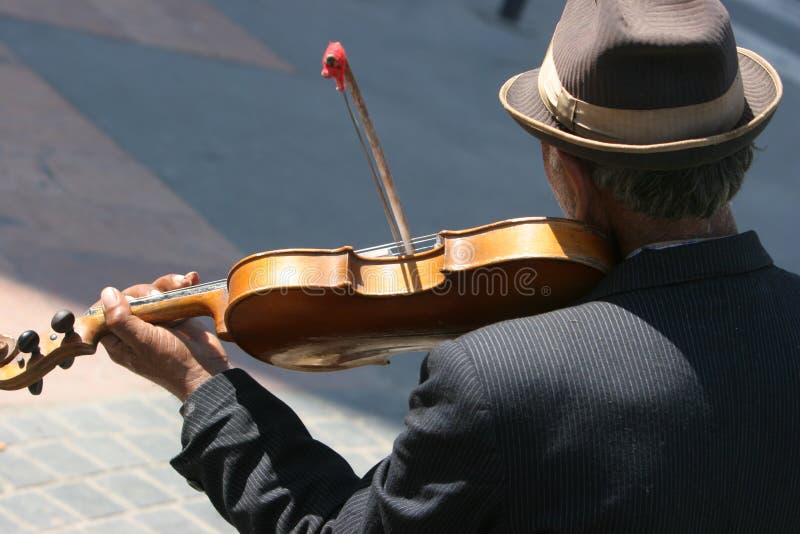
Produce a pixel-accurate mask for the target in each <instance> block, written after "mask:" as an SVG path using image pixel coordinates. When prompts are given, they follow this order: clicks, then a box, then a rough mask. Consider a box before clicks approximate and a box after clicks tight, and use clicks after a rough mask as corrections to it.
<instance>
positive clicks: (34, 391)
mask: <svg viewBox="0 0 800 534" xmlns="http://www.w3.org/2000/svg"><path fill="white" fill-rule="evenodd" d="M43 386H44V380H42V379H41V378H40V379H39V380H37V381H36V382H34V383H33V384H31V385H30V386H28V391H30V392H31V395H39V394H40V393H41V392H42V387H43Z"/></svg>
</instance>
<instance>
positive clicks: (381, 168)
mask: <svg viewBox="0 0 800 534" xmlns="http://www.w3.org/2000/svg"><path fill="white" fill-rule="evenodd" d="M322 77H323V78H333V79H334V80H335V81H336V90H337V91H339V92H340V93H342V95H343V96H344V103H345V105H346V106H347V112H348V114H349V115H350V120H351V121H352V123H353V127H354V128H355V130H356V135H357V136H358V140H359V142H360V143H361V148H362V150H363V151H364V155H365V156H366V158H367V163H368V164H369V168H370V171H371V172H372V178H373V180H374V181H375V187H376V188H377V189H378V196H379V197H380V200H381V204H382V205H383V211H384V213H385V214H386V219H387V221H388V222H389V229H390V230H391V232H392V236H393V237H394V240H395V241H396V242H398V243H401V244H402V246H403V252H404V254H406V255H408V256H410V255H412V254H414V246H413V244H412V242H411V232H409V230H408V222H407V221H406V216H405V213H403V207H402V205H401V204H400V197H399V196H398V195H397V188H395V185H394V180H393V179H392V173H391V172H390V171H389V165H388V163H386V156H385V155H384V154H383V148H381V142H380V140H379V139H378V133H377V132H376V131H375V126H373V124H372V120H371V119H370V118H369V111H368V110H367V105H366V103H364V97H363V96H361V90H360V89H359V88H358V83H357V82H356V78H355V76H354V75H353V69H352V68H351V67H350V62H349V61H348V60H347V52H346V51H345V49H344V46H342V43H340V42H331V43H329V44H328V48H327V49H325V54H324V55H323V56H322ZM348 88H349V90H350V94H351V95H352V96H353V103H354V104H355V106H356V111H357V112H358V116H359V118H360V119H361V124H362V125H363V126H364V133H365V134H366V137H367V142H368V143H369V148H370V152H371V154H372V157H370V152H368V151H367V145H366V143H364V137H363V136H362V135H361V130H360V129H359V127H358V123H357V122H356V119H355V116H354V115H353V110H352V109H351V107H350V101H349V100H348V99H347V89H348ZM373 159H374V161H375V164H376V165H373V163H372V162H373ZM375 166H377V167H378V172H377V173H376V172H375ZM378 173H380V179H378Z"/></svg>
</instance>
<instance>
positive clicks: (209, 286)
mask: <svg viewBox="0 0 800 534" xmlns="http://www.w3.org/2000/svg"><path fill="white" fill-rule="evenodd" d="M438 237H439V234H428V235H424V236H419V237H415V238H414V239H412V240H411V243H412V244H413V245H419V244H422V243H425V242H431V241H432V242H434V243H432V244H431V248H433V246H435V240H436V239H438ZM402 245H403V242H402V241H400V240H397V241H393V242H391V243H386V244H384V245H375V246H371V247H367V248H362V249H358V250H356V251H355V253H356V254H366V253H369V252H371V251H375V250H381V249H386V250H391V249H397V250H398V254H394V255H395V256H401V255H402V253H399V252H400V249H401V247H402ZM414 248H415V249H417V252H424V250H425V249H424V248H419V247H416V246H415V247H414ZM227 284H228V280H227V279H221V280H214V281H212V282H204V283H202V284H197V285H194V286H190V287H183V288H180V289H172V290H170V291H164V292H162V293H159V294H158V295H148V296H146V297H139V298H136V299H132V300H131V301H130V304H131V306H141V305H143V304H152V303H155V302H160V301H162V300H168V299H171V298H175V297H181V296H188V295H196V294H198V293H204V292H207V291H214V290H216V289H220V288H223V287H226V286H227ZM101 310H102V307H100V306H95V307H92V308H89V310H88V311H87V312H86V315H93V314H95V313H98V312H100V311H101Z"/></svg>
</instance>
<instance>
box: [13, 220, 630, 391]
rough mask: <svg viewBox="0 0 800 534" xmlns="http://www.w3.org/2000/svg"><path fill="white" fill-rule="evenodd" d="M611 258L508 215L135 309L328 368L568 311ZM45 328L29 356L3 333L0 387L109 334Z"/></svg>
mask: <svg viewBox="0 0 800 534" xmlns="http://www.w3.org/2000/svg"><path fill="white" fill-rule="evenodd" d="M614 261H615V255H614V250H613V247H612V246H611V245H610V243H609V242H608V241H607V240H606V239H605V238H604V237H603V236H602V235H601V234H599V233H597V232H595V231H593V230H591V229H590V228H588V227H587V226H585V225H584V224H582V223H579V222H576V221H570V220H565V219H551V218H522V219H511V220H507V221H502V222H498V223H494V224H489V225H486V226H481V227H477V228H472V229H468V230H460V231H443V232H440V233H439V234H438V237H437V239H436V240H435V243H434V244H433V245H432V246H431V247H429V248H428V249H427V250H423V251H419V252H416V253H414V254H412V255H405V254H393V255H388V256H387V255H379V256H376V255H375V254H374V253H359V252H356V251H355V250H354V249H353V248H352V247H342V248H338V249H332V250H324V249H287V250H277V251H270V252H263V253H260V254H254V255H252V256H249V257H246V258H244V259H242V260H241V261H239V262H238V263H236V264H235V265H234V266H233V267H232V268H231V270H230V273H229V275H228V278H227V280H226V281H221V282H217V283H211V284H204V285H200V286H194V287H190V288H186V289H182V290H177V291H172V292H168V293H164V294H162V295H157V296H152V297H146V298H143V299H136V300H135V301H133V302H131V309H132V311H133V313H134V314H135V315H137V316H139V317H141V318H143V319H144V320H146V321H149V322H152V323H167V322H170V321H175V320H180V319H186V318H189V317H196V316H208V317H211V318H213V320H214V325H215V328H216V331H217V334H218V335H219V337H220V338H221V339H223V340H226V341H232V342H234V343H236V344H237V345H239V346H240V347H241V348H242V349H243V350H244V351H246V352H247V353H248V354H250V355H251V356H253V357H255V358H258V359H259V360H262V361H264V362H268V363H271V364H273V365H276V366H279V367H284V368H289V369H296V370H302V371H332V370H339V369H347V368H351V367H357V366H361V365H369V364H385V363H388V358H389V356H391V355H392V354H396V353H402V352H413V351H420V350H427V349H429V348H431V347H432V346H433V345H435V344H436V343H438V342H440V341H442V340H445V339H449V338H453V337H455V336H458V335H460V334H462V333H464V332H468V331H470V330H473V329H475V328H478V327H480V326H483V325H486V324H490V323H494V322H497V321H501V320H505V319H512V318H515V317H522V316H527V315H533V314H537V313H543V312H547V311H550V310H554V309H558V308H561V307H564V306H568V305H570V304H571V303H573V302H575V301H576V300H577V299H579V298H580V297H582V296H583V295H585V294H586V293H587V292H588V291H589V290H590V289H591V288H592V287H593V286H594V285H595V284H596V283H597V282H598V281H599V280H600V279H601V278H602V277H603V276H604V275H605V274H606V273H607V272H608V271H609V270H610V268H611V267H612V265H613V264H614ZM61 322H62V323H63V320H62V321H61ZM53 324H54V325H56V324H57V326H58V328H57V329H55V330H51V331H50V332H49V333H48V334H47V336H46V337H43V338H42V343H41V347H39V346H36V348H35V350H30V348H31V347H22V348H24V349H25V350H24V351H23V352H28V353H31V356H30V357H29V358H28V360H27V361H25V362H23V361H22V360H19V359H17V357H18V356H19V352H20V348H21V347H20V346H18V345H20V344H23V343H24V344H25V345H32V342H31V341H30V340H28V339H25V340H24V341H23V338H22V336H21V337H20V341H19V342H15V341H14V339H13V338H11V337H8V336H6V337H3V338H2V341H4V342H5V343H6V344H7V347H6V350H5V356H4V355H3V353H2V351H0V389H19V388H22V387H25V386H31V385H32V384H35V383H36V382H37V381H39V380H40V379H41V377H42V376H44V375H45V374H46V373H48V372H49V371H50V370H52V369H54V368H55V367H56V366H57V365H62V366H63V367H67V366H68V364H70V363H71V361H72V358H74V357H75V356H79V355H85V354H93V353H94V352H95V350H96V347H97V343H98V342H99V340H100V339H101V338H102V337H103V336H104V335H105V334H106V333H107V328H106V326H105V321H104V317H103V312H102V309H101V308H92V309H90V310H89V311H88V312H87V313H86V314H85V315H84V316H81V317H79V318H77V319H76V320H75V321H74V325H70V326H68V327H66V326H64V325H63V324H61V323H57V321H56V319H55V318H54V322H53ZM54 328H56V327H54ZM62 331H64V332H62ZM26 334H28V333H26ZM24 335H25V334H24ZM33 335H36V334H33ZM36 342H37V345H38V342H39V337H38V335H36Z"/></svg>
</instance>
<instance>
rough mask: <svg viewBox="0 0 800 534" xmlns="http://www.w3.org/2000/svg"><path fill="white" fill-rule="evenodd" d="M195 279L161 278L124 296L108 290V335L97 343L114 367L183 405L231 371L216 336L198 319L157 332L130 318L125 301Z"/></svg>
mask: <svg viewBox="0 0 800 534" xmlns="http://www.w3.org/2000/svg"><path fill="white" fill-rule="evenodd" d="M199 279H200V277H199V276H198V274H197V273H189V274H187V275H185V276H183V275H176V274H171V275H166V276H162V277H161V278H159V279H158V280H156V281H155V282H153V283H152V284H140V285H136V286H132V287H129V288H128V289H126V290H125V291H123V292H122V293H120V292H119V291H118V290H116V289H114V288H113V287H107V288H105V289H104V290H103V292H102V294H101V296H100V297H101V298H100V301H101V302H102V305H103V309H104V311H105V316H106V324H107V325H108V328H109V330H110V331H111V333H110V334H109V335H107V336H105V337H104V338H103V339H102V340H101V342H102V344H103V346H105V348H106V350H107V351H108V354H109V356H111V359H112V360H114V362H116V363H118V364H119V365H121V366H123V367H126V368H128V369H129V370H131V371H133V372H134V373H136V374H138V375H141V376H143V377H145V378H147V379H148V380H150V381H152V382H155V383H156V384H158V385H159V386H161V387H163V388H164V389H166V390H167V391H169V392H170V393H172V394H173V395H175V396H176V397H178V398H179V399H180V400H181V401H185V400H186V399H187V398H188V397H189V395H191V394H192V392H194V390H196V389H197V388H199V387H200V386H201V385H202V384H203V383H204V382H205V381H206V380H208V379H209V378H211V377H212V376H213V375H215V374H217V373H220V372H222V371H225V370H226V369H230V367H231V366H230V364H229V363H228V357H227V356H226V355H225V349H223V348H222V344H221V343H220V341H219V339H217V336H215V335H214V334H213V333H211V332H209V331H208V330H206V329H205V328H204V327H203V325H202V324H201V323H200V322H199V321H198V320H197V319H189V320H187V321H183V322H181V323H180V324H178V325H175V326H171V327H170V326H155V325H151V324H149V323H146V322H144V321H142V320H141V319H139V318H138V317H136V316H134V315H132V314H131V307H130V304H129V303H128V299H126V298H125V297H126V296H127V297H133V298H137V297H145V296H148V295H152V294H154V293H158V292H164V291H170V290H172V289H180V288H182V287H188V286H192V285H195V284H197V282H198V281H199Z"/></svg>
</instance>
